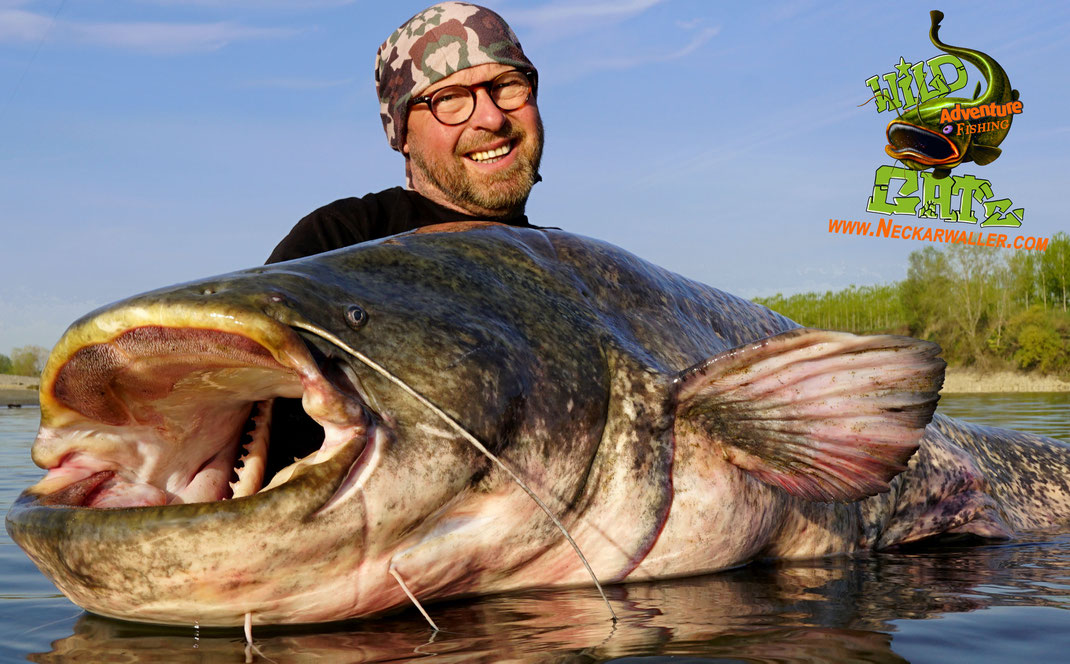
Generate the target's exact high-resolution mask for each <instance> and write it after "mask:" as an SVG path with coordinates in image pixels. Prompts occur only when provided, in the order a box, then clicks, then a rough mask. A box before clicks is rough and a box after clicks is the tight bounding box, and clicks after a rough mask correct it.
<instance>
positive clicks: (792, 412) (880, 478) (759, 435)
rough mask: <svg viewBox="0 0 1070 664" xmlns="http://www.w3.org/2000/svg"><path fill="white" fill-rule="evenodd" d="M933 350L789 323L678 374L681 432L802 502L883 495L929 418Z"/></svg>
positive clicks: (935, 382) (934, 378)
mask: <svg viewBox="0 0 1070 664" xmlns="http://www.w3.org/2000/svg"><path fill="white" fill-rule="evenodd" d="M939 352H940V347H939V346H937V345H936V344H933V343H929V342H926V341H919V340H917V339H911V338H908V337H897V336H888V335H882V336H867V337H863V336H856V335H853V334H847V333H844V332H829V331H823V330H810V329H798V330H792V331H790V332H785V333H783V334H779V335H776V336H773V337H769V338H767V339H763V340H761V341H756V342H754V343H750V344H746V345H744V346H740V347H738V348H734V349H732V350H730V351H727V352H725V353H721V354H720V355H717V356H714V357H712V358H710V359H708V360H706V361H704V362H701V363H699V364H697V365H695V366H694V367H692V368H690V369H687V370H686V371H684V372H682V373H681V374H680V376H678V378H677V388H678V392H677V398H678V406H677V425H676V426H677V431H678V432H679V431H680V428H681V427H684V428H685V429H686V430H687V431H688V432H690V433H697V434H698V435H699V436H700V437H704V438H706V439H707V440H708V441H709V442H710V443H711V444H717V445H720V446H721V447H722V449H723V451H724V455H725V458H726V459H727V460H728V461H729V462H731V463H732V464H734V465H736V466H738V467H739V468H741V469H743V470H745V471H747V472H749V473H751V474H752V475H753V476H755V477H757V478H758V479H760V480H761V481H763V482H766V483H767V484H771V485H774V486H778V487H780V488H782V489H784V490H785V491H787V492H788V493H790V494H792V495H795V496H798V497H801V498H806V499H809V500H814V501H820V502H830V501H855V500H859V499H861V498H864V497H866V496H872V495H874V494H877V493H880V492H883V491H887V490H888V488H889V486H888V482H890V481H891V479H892V478H893V477H895V476H896V475H897V474H899V473H900V472H902V471H903V470H904V469H905V468H906V463H907V460H908V459H909V458H910V456H911V455H912V454H913V453H914V451H915V450H917V448H918V441H919V440H920V438H921V436H922V434H923V433H924V431H925V427H926V425H927V424H928V423H929V421H930V420H931V419H932V415H933V411H934V410H935V408H936V402H937V400H938V399H939V396H938V392H939V390H940V387H941V385H942V384H943V376H944V367H945V363H944V361H943V360H941V359H940V358H938V357H937V355H938V354H939Z"/></svg>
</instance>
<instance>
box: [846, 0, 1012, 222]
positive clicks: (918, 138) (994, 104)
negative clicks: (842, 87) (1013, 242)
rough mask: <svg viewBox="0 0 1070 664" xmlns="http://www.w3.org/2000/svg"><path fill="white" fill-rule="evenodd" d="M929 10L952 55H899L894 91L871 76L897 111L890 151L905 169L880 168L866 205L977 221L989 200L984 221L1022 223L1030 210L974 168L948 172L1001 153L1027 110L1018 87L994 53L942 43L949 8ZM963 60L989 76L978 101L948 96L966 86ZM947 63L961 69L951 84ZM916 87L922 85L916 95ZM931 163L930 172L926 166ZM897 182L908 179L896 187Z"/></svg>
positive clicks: (886, 106)
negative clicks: (996, 190)
mask: <svg viewBox="0 0 1070 664" xmlns="http://www.w3.org/2000/svg"><path fill="white" fill-rule="evenodd" d="M929 15H930V17H931V19H932V23H931V26H930V28H929V40H930V41H931V42H932V43H933V45H934V46H936V47H937V48H938V49H940V50H941V51H943V52H944V53H945V54H946V55H940V56H937V57H935V58H931V59H930V60H928V61H926V62H919V63H917V64H913V65H911V64H909V63H907V62H906V61H905V60H903V58H900V59H899V64H898V65H897V66H896V72H898V75H897V73H896V72H892V73H889V74H885V75H884V76H883V78H884V80H885V81H886V82H887V83H888V85H889V90H884V89H882V88H881V87H880V78H879V77H877V76H872V77H870V78H869V79H867V80H866V84H867V85H869V86H870V89H872V90H873V92H874V95H873V97H871V98H870V99H871V100H872V99H876V100H877V111H878V112H884V111H887V110H892V109H894V110H895V111H896V114H897V115H898V117H897V118H895V119H894V120H892V121H891V122H889V123H888V128H887V130H886V132H885V133H886V135H887V138H888V144H887V145H886V146H885V148H884V151H885V153H887V154H888V156H890V157H892V158H894V159H895V160H896V161H898V162H900V163H901V164H902V165H903V166H904V167H905V168H901V167H895V166H881V167H880V168H878V169H877V172H876V175H875V178H874V183H873V195H872V196H871V197H870V199H869V202H868V204H867V206H866V210H867V211H869V212H880V213H885V214H909V215H916V216H918V217H922V218H926V217H928V218H939V219H943V220H945V221H951V222H965V223H977V222H978V217H977V213H979V212H980V211H981V210H980V209H979V208H980V207H981V206H983V208H984V216H983V217H982V219H981V226H982V227H987V226H1008V227H1017V226H1021V222H1022V220H1023V219H1024V217H1025V210H1024V209H1021V208H1018V209H1015V210H1011V206H1012V203H1011V201H1010V199H1005V198H1004V199H998V200H996V199H994V198H993V191H992V183H991V182H989V181H988V180H982V179H980V178H977V177H975V176H973V175H969V174H962V175H955V176H951V177H950V178H949V177H948V176H949V175H951V171H952V169H954V168H956V167H958V166H960V165H962V164H963V163H965V162H970V161H972V162H974V163H976V164H978V165H980V166H984V165H986V164H990V163H992V162H993V161H995V160H996V159H997V158H999V156H1000V155H1001V154H1002V148H1000V147H999V145H1000V144H1001V143H1002V142H1003V140H1004V139H1005V138H1006V137H1007V134H1008V133H1009V132H1010V127H1011V121H1012V120H1013V118H1014V115H1015V114H1017V113H1021V112H1022V102H1021V101H1019V99H1018V91H1017V90H1014V89H1013V88H1011V82H1010V79H1009V78H1008V76H1007V72H1006V71H1004V70H1003V67H1001V66H1000V65H999V63H998V62H996V60H995V59H994V58H992V57H991V56H989V55H986V54H985V53H982V52H981V51H978V50H975V49H969V48H962V47H958V46H949V45H947V44H945V43H943V42H942V41H940V36H939V31H940V21H942V20H943V18H944V14H943V12H941V11H937V10H934V11H932V12H930V13H929ZM963 60H965V61H966V62H968V63H970V64H971V65H973V66H974V67H976V68H977V69H978V71H980V72H981V75H982V76H983V77H984V80H985V86H986V88H985V91H984V94H983V95H982V94H981V83H980V82H978V83H977V86H976V87H975V88H974V92H973V98H972V99H966V98H963V97H949V96H947V95H948V94H949V93H951V92H953V91H955V90H959V89H961V88H963V87H965V86H966V83H967V81H966V68H965V67H964V66H963V64H962V61H963ZM926 65H928V68H929V78H928V80H926V75H925V66H926ZM947 65H951V66H952V67H953V70H952V71H953V72H954V75H955V78H954V80H953V81H952V82H950V83H949V82H948V81H947V80H946V79H945V76H944V69H943V67H945V66H947ZM912 85H917V88H918V92H917V95H915V94H914V91H913V88H912ZM900 95H901V96H902V99H901V100H900V98H899V96H900ZM900 109H905V110H902V111H900ZM929 169H932V172H931V173H928V172H926V171H928V170H929ZM896 180H902V181H903V182H902V184H901V185H899V186H898V187H896V186H895V184H894V182H895V181H896ZM897 190H898V191H897ZM910 194H920V196H918V195H914V196H912V195H910ZM953 198H955V199H957V200H952V199H953ZM977 203H980V204H981V205H980V206H978V205H977Z"/></svg>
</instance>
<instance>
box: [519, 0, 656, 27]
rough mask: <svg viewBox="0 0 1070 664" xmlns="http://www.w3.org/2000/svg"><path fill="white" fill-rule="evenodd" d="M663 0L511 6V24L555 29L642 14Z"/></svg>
mask: <svg viewBox="0 0 1070 664" xmlns="http://www.w3.org/2000/svg"><path fill="white" fill-rule="evenodd" d="M662 2H665V0H630V1H625V2H569V3H564V2H553V3H550V4H548V5H543V6H542V7H536V8H533V9H520V8H515V9H514V8H510V9H509V10H508V14H509V16H508V20H509V24H510V25H519V26H523V27H527V28H531V29H535V30H543V29H556V28H558V27H560V26H562V25H569V26H573V25H575V24H576V23H577V22H587V21H604V20H607V19H612V20H620V19H626V18H630V17H632V16H635V15H636V14H641V13H643V12H645V11H646V10H648V9H650V8H651V7H653V6H654V5H659V4H661V3H662Z"/></svg>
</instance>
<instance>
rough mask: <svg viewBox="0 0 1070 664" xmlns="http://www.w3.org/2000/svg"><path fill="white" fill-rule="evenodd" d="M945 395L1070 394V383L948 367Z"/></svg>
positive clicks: (1031, 375) (1011, 373) (1049, 377)
mask: <svg viewBox="0 0 1070 664" xmlns="http://www.w3.org/2000/svg"><path fill="white" fill-rule="evenodd" d="M941 391H942V392H943V393H944V394H958V393H963V392H1070V383H1068V382H1066V381H1064V380H1059V379H1058V378H1055V377H1053V376H1036V375H1033V374H1020V373H1015V372H1013V371H985V372H980V371H975V370H973V369H961V368H953V367H948V370H947V374H946V375H945V377H944V389H943V390H941Z"/></svg>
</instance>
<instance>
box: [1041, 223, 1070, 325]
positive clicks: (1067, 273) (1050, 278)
mask: <svg viewBox="0 0 1070 664" xmlns="http://www.w3.org/2000/svg"><path fill="white" fill-rule="evenodd" d="M1040 271H1041V274H1042V279H1043V284H1042V287H1043V288H1044V289H1045V292H1046V293H1047V295H1048V297H1049V298H1051V302H1052V304H1053V305H1054V306H1056V307H1059V308H1061V309H1062V310H1063V311H1067V307H1068V306H1070V235H1067V234H1066V233H1063V232H1059V233H1056V234H1055V235H1053V236H1051V240H1050V241H1049V242H1048V248H1047V250H1046V251H1045V252H1044V254H1043V255H1042V256H1041V258H1040Z"/></svg>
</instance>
